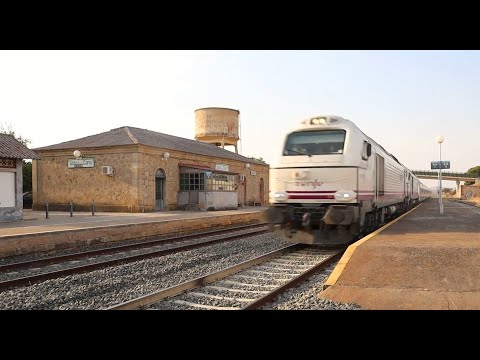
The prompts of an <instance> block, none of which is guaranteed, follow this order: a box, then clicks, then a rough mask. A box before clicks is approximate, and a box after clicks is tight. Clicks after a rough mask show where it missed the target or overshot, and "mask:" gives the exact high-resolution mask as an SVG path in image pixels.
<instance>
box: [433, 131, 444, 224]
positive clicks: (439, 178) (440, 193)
mask: <svg viewBox="0 0 480 360" xmlns="http://www.w3.org/2000/svg"><path fill="white" fill-rule="evenodd" d="M435 140H436V141H437V143H438V144H439V145H440V168H439V169H438V187H439V194H438V212H439V214H443V203H442V143H443V141H444V140H445V138H444V137H443V136H442V135H439V136H437V137H436V138H435Z"/></svg>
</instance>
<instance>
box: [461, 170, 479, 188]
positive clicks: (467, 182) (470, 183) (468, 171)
mask: <svg viewBox="0 0 480 360" xmlns="http://www.w3.org/2000/svg"><path fill="white" fill-rule="evenodd" d="M467 174H472V175H476V176H477V177H480V166H475V167H472V168H470V169H468V170H467ZM473 184H475V182H474V181H465V185H473Z"/></svg>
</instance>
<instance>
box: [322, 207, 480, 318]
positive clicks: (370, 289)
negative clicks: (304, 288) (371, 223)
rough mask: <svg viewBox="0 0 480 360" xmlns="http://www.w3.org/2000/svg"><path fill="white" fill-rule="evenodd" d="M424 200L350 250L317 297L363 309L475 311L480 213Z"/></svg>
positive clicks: (479, 301)
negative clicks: (440, 208) (439, 205)
mask: <svg viewBox="0 0 480 360" xmlns="http://www.w3.org/2000/svg"><path fill="white" fill-rule="evenodd" d="M443 204H444V214H439V212H438V199H429V200H427V201H425V202H424V203H422V204H420V205H419V206H417V207H416V208H414V209H413V210H411V211H410V212H408V213H406V214H404V215H403V216H401V217H399V218H398V219H396V221H395V222H394V223H390V224H388V225H386V226H384V227H383V228H381V229H378V230H377V231H375V232H374V233H372V234H370V235H367V236H366V237H364V238H363V239H361V240H359V241H357V242H356V243H354V244H352V245H351V246H350V247H349V248H348V249H347V251H346V252H345V254H344V255H343V257H342V259H341V260H340V262H339V263H338V264H337V266H336V267H335V269H334V271H333V272H332V274H331V275H330V277H329V278H328V279H327V282H326V283H325V286H324V290H323V291H322V292H321V293H320V297H323V298H327V299H331V300H334V301H339V302H349V303H356V304H358V305H360V306H361V307H362V308H364V309H388V310H400V309H405V310H424V309H428V310H453V309H459V310H466V309H480V208H479V207H475V206H472V205H468V204H465V203H462V202H461V201H457V200H447V199H444V201H443Z"/></svg>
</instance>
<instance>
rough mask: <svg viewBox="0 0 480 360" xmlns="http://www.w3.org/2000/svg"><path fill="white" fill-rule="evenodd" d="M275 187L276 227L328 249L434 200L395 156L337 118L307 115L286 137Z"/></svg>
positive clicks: (272, 218) (269, 212)
mask: <svg viewBox="0 0 480 360" xmlns="http://www.w3.org/2000/svg"><path fill="white" fill-rule="evenodd" d="M269 190H270V192H269V205H268V208H267V209H266V210H265V213H264V216H265V219H266V221H267V222H268V223H269V226H270V228H271V230H273V231H275V232H277V233H279V234H280V235H281V236H282V237H283V238H284V239H286V240H287V241H289V242H292V243H304V244H312V245H325V246H343V245H347V244H349V243H352V242H353V241H355V240H357V239H359V238H360V237H362V236H365V235H366V234H368V233H371V232H372V231H374V230H375V229H377V228H379V227H380V226H382V225H384V224H385V223H387V222H389V221H390V220H391V219H393V218H395V217H397V216H399V215H400V214H402V213H405V212H406V211H408V210H410V209H412V208H413V207H415V206H417V205H418V204H419V203H421V202H422V201H424V200H426V199H428V198H429V197H431V196H432V191H431V190H430V189H429V188H428V187H427V186H425V185H424V184H423V183H422V182H421V181H420V180H419V179H418V178H417V177H416V176H415V175H414V174H413V172H412V171H411V170H410V169H408V168H407V167H406V166H404V165H403V164H402V163H400V161H398V159H397V158H396V157H395V156H394V155H392V154H391V153H389V152H388V151H387V150H385V148H384V147H383V146H381V145H380V144H378V143H377V142H376V141H374V140H373V139H372V138H370V137H369V136H367V135H365V133H364V132H363V131H362V130H360V129H359V128H358V127H357V126H356V125H355V124H354V123H353V122H352V121H351V120H348V119H344V118H342V117H340V116H335V115H321V116H315V117H311V118H308V119H306V120H304V121H302V122H301V123H300V125H299V126H297V127H296V128H294V129H293V130H291V131H289V132H288V133H287V134H286V136H285V139H284V142H283V146H282V154H281V156H280V159H279V161H278V163H277V164H275V165H273V166H272V167H271V168H270V174H269Z"/></svg>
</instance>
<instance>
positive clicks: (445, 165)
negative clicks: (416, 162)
mask: <svg viewBox="0 0 480 360" xmlns="http://www.w3.org/2000/svg"><path fill="white" fill-rule="evenodd" d="M440 163H441V166H442V167H441V168H442V169H450V161H432V162H431V166H432V167H431V169H432V170H438V169H440Z"/></svg>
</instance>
